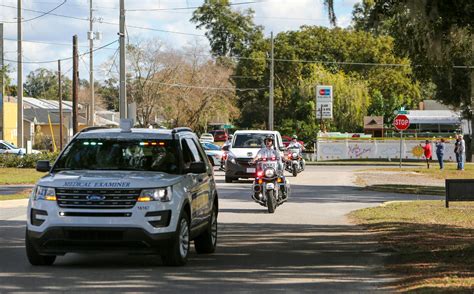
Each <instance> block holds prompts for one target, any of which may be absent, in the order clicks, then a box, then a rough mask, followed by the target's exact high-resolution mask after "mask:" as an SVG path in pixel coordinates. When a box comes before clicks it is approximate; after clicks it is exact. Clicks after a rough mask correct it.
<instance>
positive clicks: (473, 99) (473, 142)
mask: <svg viewBox="0 0 474 294" xmlns="http://www.w3.org/2000/svg"><path fill="white" fill-rule="evenodd" d="M472 55H474V34H471V56H472ZM470 70H471V107H470V111H471V113H470V116H471V137H470V141H471V144H470V146H469V147H470V148H469V149H470V152H469V157H470V158H469V161H470V162H473V161H474V160H473V153H474V117H473V112H474V68H473V67H470Z"/></svg>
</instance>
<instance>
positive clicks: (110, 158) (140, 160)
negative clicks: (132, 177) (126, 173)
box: [54, 138, 178, 174]
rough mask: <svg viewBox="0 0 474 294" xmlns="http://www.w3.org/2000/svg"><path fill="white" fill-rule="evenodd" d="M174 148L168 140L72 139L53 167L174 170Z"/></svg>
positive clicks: (175, 160) (176, 155) (173, 171)
mask: <svg viewBox="0 0 474 294" xmlns="http://www.w3.org/2000/svg"><path fill="white" fill-rule="evenodd" d="M176 150H177V148H176V147H175V146H174V143H173V141H171V140H145V139H143V140H142V139H132V140H130V139H118V138H108V139H76V140H75V141H74V142H73V143H72V144H71V145H69V146H68V147H67V148H66V149H65V150H64V153H63V154H62V155H61V157H60V158H59V159H58V162H57V163H56V165H55V166H54V169H55V170H74V169H84V170H138V171H158V172H166V173H171V174H173V173H177V171H178V154H177V152H176Z"/></svg>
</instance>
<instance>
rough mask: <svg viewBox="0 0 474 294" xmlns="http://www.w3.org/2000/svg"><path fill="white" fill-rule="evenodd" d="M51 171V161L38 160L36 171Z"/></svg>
mask: <svg viewBox="0 0 474 294" xmlns="http://www.w3.org/2000/svg"><path fill="white" fill-rule="evenodd" d="M50 169H51V163H50V162H49V160H38V161H37V162H36V170H37V171H39V172H49V170H50Z"/></svg>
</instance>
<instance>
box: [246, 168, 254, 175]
mask: <svg viewBox="0 0 474 294" xmlns="http://www.w3.org/2000/svg"><path fill="white" fill-rule="evenodd" d="M255 172H256V170H255V168H254V167H250V168H247V173H248V174H253V173H255Z"/></svg>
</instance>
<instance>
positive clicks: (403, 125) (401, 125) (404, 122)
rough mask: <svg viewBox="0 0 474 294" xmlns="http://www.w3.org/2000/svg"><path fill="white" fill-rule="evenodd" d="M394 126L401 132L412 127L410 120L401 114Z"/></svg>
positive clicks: (394, 121) (396, 118) (395, 120)
mask: <svg viewBox="0 0 474 294" xmlns="http://www.w3.org/2000/svg"><path fill="white" fill-rule="evenodd" d="M393 125H394V126H395V128H396V129H397V130H399V131H404V130H406V129H408V127H409V126H410V119H408V117H407V116H406V115H404V114H399V115H397V116H396V117H395V119H394V120H393Z"/></svg>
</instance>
